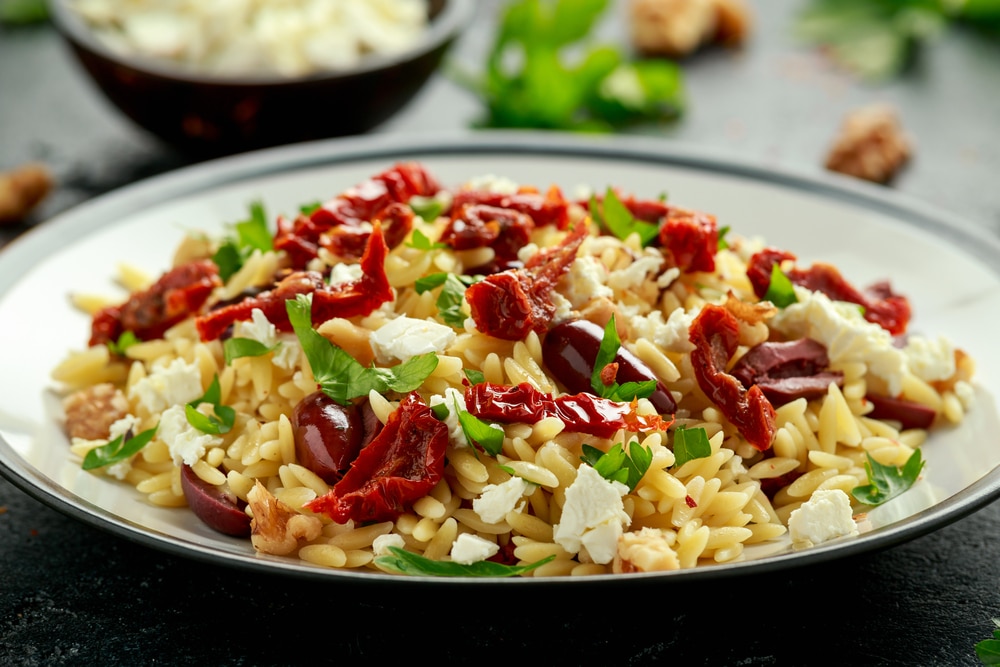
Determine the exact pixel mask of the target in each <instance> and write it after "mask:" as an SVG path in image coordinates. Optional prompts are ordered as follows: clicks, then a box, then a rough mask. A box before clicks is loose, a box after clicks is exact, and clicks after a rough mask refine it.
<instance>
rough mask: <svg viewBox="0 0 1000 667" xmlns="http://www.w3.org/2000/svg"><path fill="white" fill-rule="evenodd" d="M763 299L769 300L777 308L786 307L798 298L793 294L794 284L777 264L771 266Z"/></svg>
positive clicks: (796, 301)
mask: <svg viewBox="0 0 1000 667" xmlns="http://www.w3.org/2000/svg"><path fill="white" fill-rule="evenodd" d="M764 300H765V301H770V302H771V303H773V304H774V305H775V306H777V307H778V308H787V307H788V306H790V305H792V304H793V303H798V300H799V299H798V297H797V296H795V285H793V284H792V281H791V280H789V279H788V276H786V275H785V272H784V271H782V270H781V267H780V266H778V265H777V264H774V265H773V266H772V267H771V282H770V284H768V286H767V292H766V293H765V294H764Z"/></svg>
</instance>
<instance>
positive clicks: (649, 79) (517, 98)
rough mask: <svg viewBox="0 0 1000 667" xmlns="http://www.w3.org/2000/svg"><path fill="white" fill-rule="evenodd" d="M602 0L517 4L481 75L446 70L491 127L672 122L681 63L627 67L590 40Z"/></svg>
mask: <svg viewBox="0 0 1000 667" xmlns="http://www.w3.org/2000/svg"><path fill="white" fill-rule="evenodd" d="M608 5H609V3H608V1H607V0H514V1H512V2H508V3H507V4H506V6H505V7H504V8H503V10H502V14H501V17H500V22H499V27H498V29H497V32H496V35H495V38H494V41H493V43H492V45H491V47H490V50H489V53H488V56H487V61H486V66H485V69H484V71H483V72H481V73H473V72H470V71H467V70H465V69H464V68H462V67H460V66H459V65H458V64H457V63H451V64H450V68H449V73H450V74H451V76H452V77H453V78H454V79H455V80H456V81H457V82H458V83H459V84H460V85H462V86H464V87H466V88H467V89H469V90H471V91H472V92H473V93H474V94H476V95H477V96H479V97H480V98H481V99H482V100H483V102H484V103H485V106H486V111H487V113H486V116H485V118H484V119H483V120H482V121H481V122H480V124H481V125H484V126H488V127H508V128H510V127H520V128H529V127H530V128H540V129H552V130H572V131H591V132H594V131H597V132H608V131H612V130H614V129H616V128H619V127H621V126H623V125H625V124H626V123H637V122H642V121H662V120H672V119H674V118H676V117H677V116H678V115H680V114H681V113H682V111H683V108H684V103H685V101H684V93H683V78H682V72H681V70H680V68H679V66H678V65H677V64H676V63H674V62H671V61H668V60H664V59H651V60H647V61H636V62H627V61H626V60H625V57H624V56H623V54H622V50H621V49H619V48H617V47H616V46H611V45H598V44H595V43H594V40H593V38H592V32H594V29H595V28H596V27H597V25H598V23H599V22H600V19H601V17H602V15H603V14H604V12H605V10H606V9H607V8H608Z"/></svg>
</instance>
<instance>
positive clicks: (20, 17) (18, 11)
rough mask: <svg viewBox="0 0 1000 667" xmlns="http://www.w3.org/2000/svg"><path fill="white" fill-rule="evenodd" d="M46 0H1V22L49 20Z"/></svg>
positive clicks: (13, 23) (9, 23)
mask: <svg viewBox="0 0 1000 667" xmlns="http://www.w3.org/2000/svg"><path fill="white" fill-rule="evenodd" d="M48 18H49V7H48V5H47V4H46V2H45V0H0V23H4V24H8V25H28V24H30V23H41V22H43V21H46V20H48Z"/></svg>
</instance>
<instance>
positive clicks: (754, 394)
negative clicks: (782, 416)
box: [688, 304, 775, 451]
mask: <svg viewBox="0 0 1000 667" xmlns="http://www.w3.org/2000/svg"><path fill="white" fill-rule="evenodd" d="M739 326H740V325H739V322H738V321H737V320H736V317H735V316H733V314H732V313H730V312H729V311H728V310H726V309H725V308H723V307H722V306H716V305H713V304H709V305H707V306H705V307H704V308H702V310H701V312H700V313H698V316H697V317H696V318H695V319H694V322H692V323H691V328H690V333H689V334H688V339H689V340H690V341H691V343H692V344H693V345H694V347H695V349H694V350H692V351H691V365H692V366H693V367H694V374H695V377H696V379H697V380H698V386H699V387H701V390H702V391H703V392H705V395H706V396H707V397H708V399H709V400H710V401H712V403H714V404H715V405H716V406H717V407H718V408H719V410H721V411H722V414H723V415H725V417H726V419H728V420H729V421H730V422H732V424H733V425H734V426H735V427H736V429H737V430H738V431H739V432H740V434H741V435H742V436H743V437H744V438H746V440H747V442H749V443H750V444H751V445H753V446H754V447H755V448H756V449H758V450H759V451H764V450H766V449H768V448H770V447H771V440H772V439H773V438H774V432H775V427H774V406H772V405H771V403H770V401H768V400H767V397H765V396H764V392H763V391H761V389H760V387H758V386H757V385H753V386H752V387H750V389H744V388H743V385H742V384H741V383H740V381H739V380H737V379H736V378H735V377H733V376H732V375H730V374H729V373H727V372H726V370H725V368H726V364H727V363H728V362H729V359H730V357H732V356H733V353H734V352H736V348H737V346H738V345H739Z"/></svg>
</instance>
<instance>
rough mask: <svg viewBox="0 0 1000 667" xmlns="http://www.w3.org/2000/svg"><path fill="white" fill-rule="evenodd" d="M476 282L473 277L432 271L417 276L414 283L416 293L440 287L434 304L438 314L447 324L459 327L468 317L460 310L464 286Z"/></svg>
mask: <svg viewBox="0 0 1000 667" xmlns="http://www.w3.org/2000/svg"><path fill="white" fill-rule="evenodd" d="M474 282H476V279H475V278H471V277H469V276H458V275H455V274H454V273H432V274H430V275H429V276H424V277H422V278H418V279H417V280H416V282H415V283H414V288H415V289H416V290H417V294H423V293H424V292H426V291H428V290H432V289H435V288H437V287H441V293H440V294H438V298H437V301H435V305H436V306H437V309H438V315H440V316H441V319H442V320H443V321H444V323H445V324H447V325H448V326H451V327H454V328H456V329H461V328H463V327H464V326H465V320H466V318H467V317H468V316H467V315H466V314H465V311H464V310H462V304H463V303H464V302H465V290H466V288H467V287H468V286H469V285H471V284H473V283H474Z"/></svg>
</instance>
